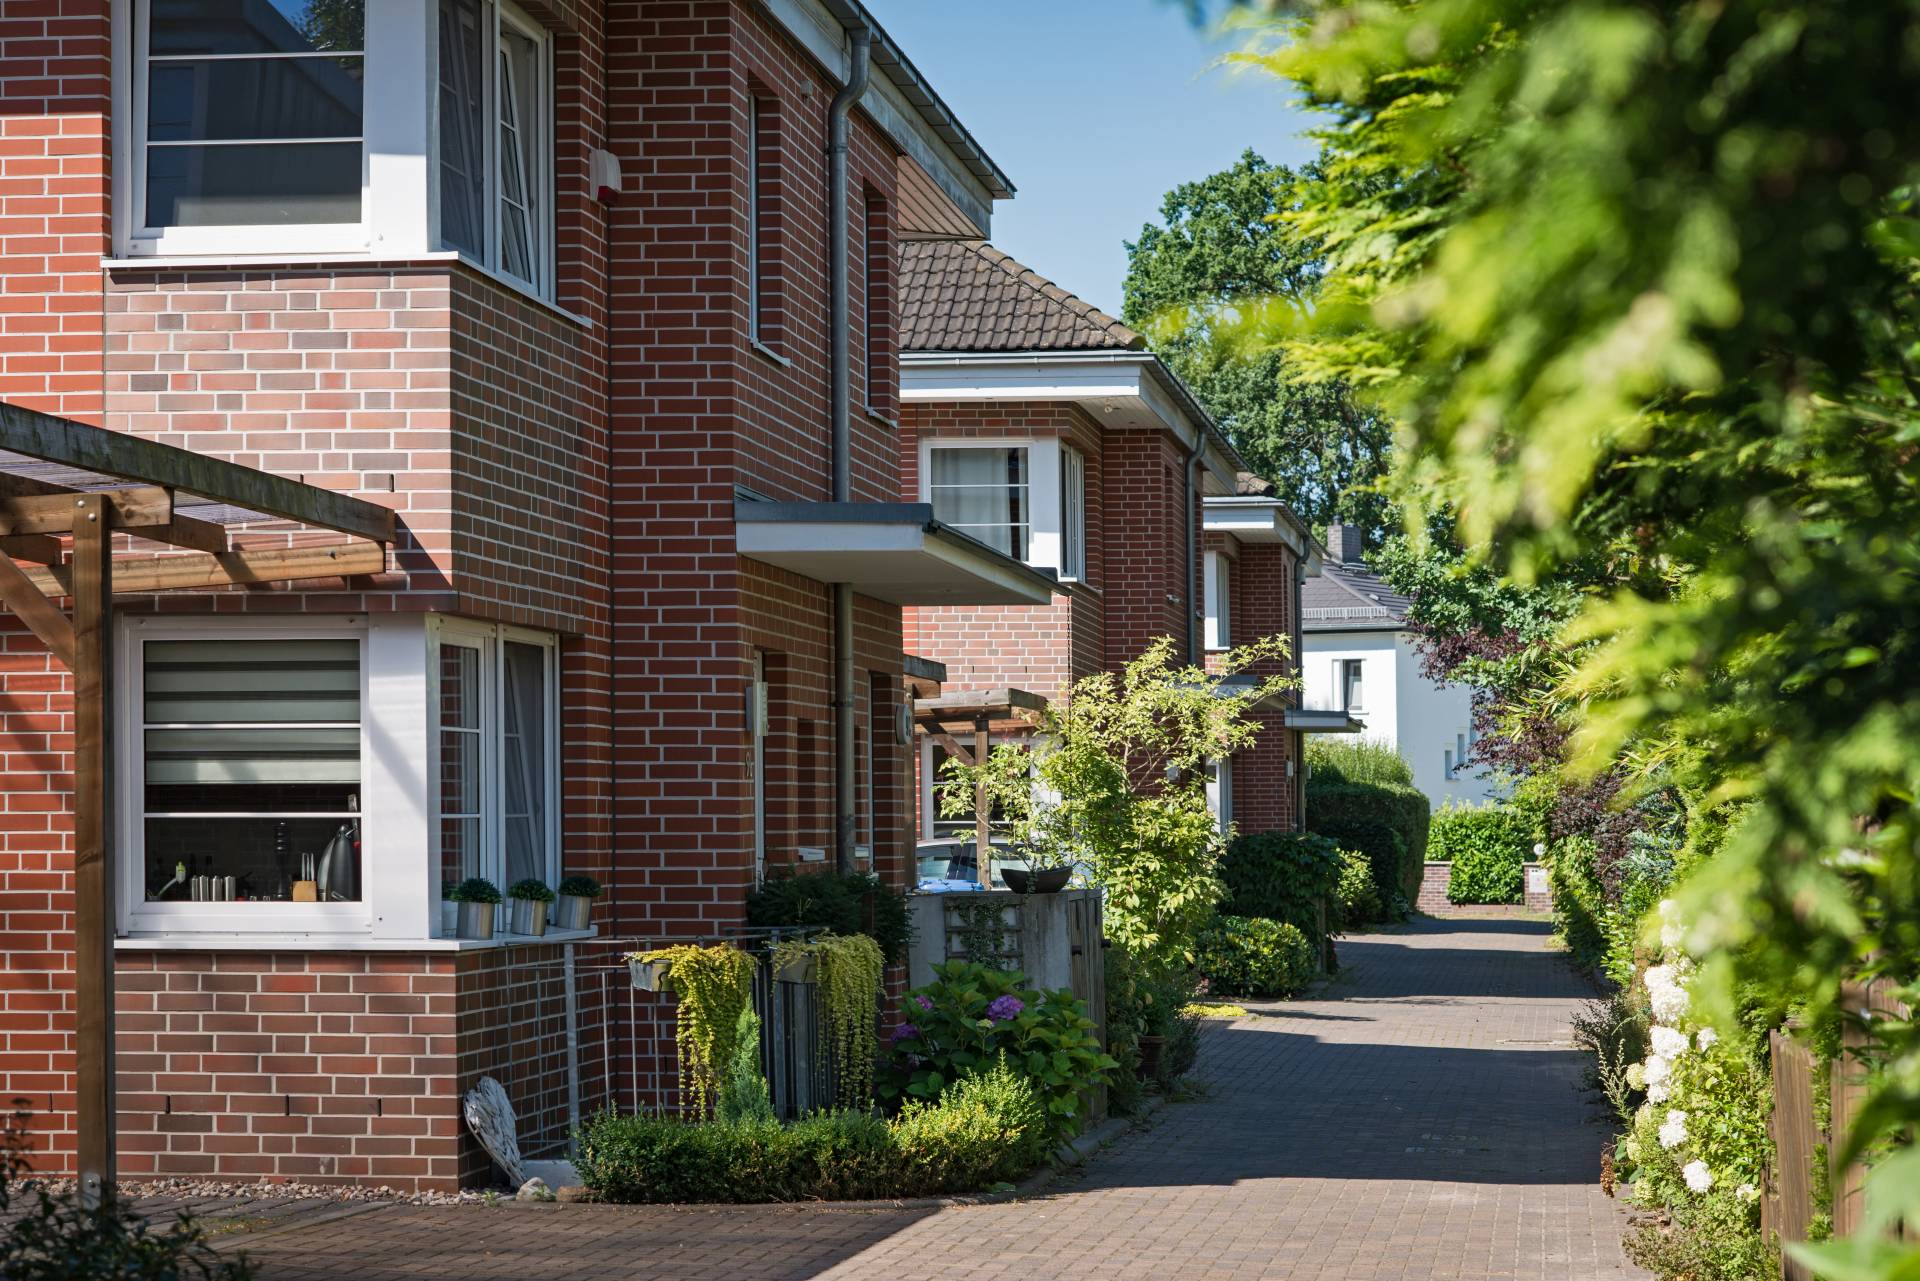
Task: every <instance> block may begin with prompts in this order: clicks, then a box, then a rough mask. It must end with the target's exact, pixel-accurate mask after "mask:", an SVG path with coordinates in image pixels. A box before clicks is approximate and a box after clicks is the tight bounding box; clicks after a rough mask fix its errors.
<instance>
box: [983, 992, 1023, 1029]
mask: <svg viewBox="0 0 1920 1281" xmlns="http://www.w3.org/2000/svg"><path fill="white" fill-rule="evenodd" d="M1026 1008H1027V1003H1026V1002H1025V1001H1023V1000H1021V999H1020V998H1019V997H1017V996H1014V995H1013V994H1012V993H1008V994H1007V995H1006V996H996V997H994V998H993V1003H992V1004H991V1005H989V1006H987V1017H988V1018H990V1019H992V1020H993V1021H994V1022H995V1023H1005V1022H1006V1021H1007V1020H1008V1019H1011V1018H1013V1017H1015V1016H1016V1015H1018V1014H1019V1013H1020V1011H1022V1010H1024V1009H1026Z"/></svg>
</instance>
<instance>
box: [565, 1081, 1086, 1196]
mask: <svg viewBox="0 0 1920 1281" xmlns="http://www.w3.org/2000/svg"><path fill="white" fill-rule="evenodd" d="M577 1137H578V1140H579V1144H578V1146H579V1159H578V1161H577V1162H576V1166H577V1168H578V1169H579V1171H580V1178H581V1180H582V1182H584V1183H585V1184H586V1186H587V1187H588V1188H589V1189H590V1190H591V1191H592V1192H593V1194H594V1195H595V1196H596V1197H598V1198H600V1199H601V1200H603V1201H620V1202H627V1203H635V1204H637V1203H675V1204H684V1203H689V1202H710V1201H721V1202H732V1203H736V1204H750V1203H753V1202H759V1201H867V1200H878V1199H886V1198H893V1197H903V1196H933V1195H937V1194H940V1193H945V1192H971V1191H979V1190H981V1189H983V1188H988V1187H991V1186H993V1185H994V1184H996V1183H1007V1182H1012V1181H1013V1180H1015V1179H1018V1178H1020V1177H1021V1176H1022V1175H1024V1174H1026V1173H1027V1172H1028V1171H1030V1170H1032V1169H1033V1168H1034V1167H1035V1166H1037V1165H1039V1164H1040V1162H1041V1161H1042V1160H1044V1159H1045V1158H1046V1154H1047V1147H1048V1143H1049V1139H1048V1136H1047V1115H1046V1107H1045V1105H1044V1104H1043V1103H1042V1102H1041V1101H1040V1097H1039V1095H1037V1094H1036V1093H1035V1092H1034V1089H1033V1086H1032V1085H1031V1084H1030V1083H1029V1082H1028V1081H1027V1079H1026V1077H1025V1076H1024V1075H1022V1074H1021V1073H1019V1072H1016V1071H1014V1070H1013V1069H1012V1068H1009V1067H1008V1066H1007V1064H1006V1062H1005V1061H1004V1060H1002V1061H1000V1062H999V1063H997V1064H995V1065H994V1066H993V1067H991V1068H988V1069H987V1070H986V1071H984V1072H980V1073H977V1074H974V1075H971V1076H967V1077H964V1078H962V1079H961V1080H959V1081H957V1082H955V1083H954V1084H953V1085H950V1086H948V1087H947V1089H946V1091H945V1092H944V1093H943V1094H941V1096H940V1099H939V1101H938V1102H937V1103H919V1102H912V1103H908V1104H907V1105H906V1106H905V1107H904V1108H903V1109H902V1110H901V1113H900V1115H899V1116H898V1117H897V1118H895V1119H894V1120H892V1121H888V1120H886V1119H884V1118H882V1117H879V1116H874V1115H871V1114H869V1113H864V1112H816V1113H814V1114H813V1115H811V1116H809V1117H806V1118H804V1119H802V1120H799V1121H795V1122H794V1123H793V1124H791V1125H781V1124H778V1123H777V1122H771V1121H754V1122H743V1123H740V1124H726V1123H724V1122H718V1121H686V1120H681V1119H679V1118H677V1117H667V1116H652V1115H647V1114H641V1115H637V1116H618V1115H615V1114H614V1113H611V1112H607V1113H602V1114H601V1115H599V1116H596V1117H594V1118H593V1119H592V1120H590V1121H588V1122H587V1123H586V1124H585V1125H583V1126H581V1127H580V1131H579V1134H578V1136H577Z"/></svg>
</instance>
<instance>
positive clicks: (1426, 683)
mask: <svg viewBox="0 0 1920 1281" xmlns="http://www.w3.org/2000/svg"><path fill="white" fill-rule="evenodd" d="M1301 649H1302V653H1303V656H1304V666H1305V672H1304V675H1305V681H1306V688H1305V691H1304V692H1305V704H1306V706H1308V707H1312V708H1337V707H1339V706H1340V684H1339V672H1340V664H1341V662H1342V661H1343V660H1346V659H1359V660H1360V661H1361V662H1363V663H1364V664H1365V667H1364V669H1363V675H1362V684H1363V687H1364V689H1365V696H1364V706H1363V707H1362V708H1361V709H1360V710H1359V711H1356V712H1355V713H1354V714H1353V715H1354V719H1355V720H1359V721H1362V722H1364V723H1365V724H1366V727H1367V728H1366V737H1367V738H1369V739H1372V740H1374V741H1376V742H1381V743H1386V744H1388V745H1390V746H1391V747H1393V748H1394V750H1396V751H1398V752H1399V753H1400V755H1401V757H1402V758H1403V759H1405V760H1406V762H1407V763H1408V764H1409V765H1411V766H1412V767H1413V782H1414V786H1416V787H1418V788H1419V789H1420V790H1421V791H1423V792H1425V793H1426V794H1427V799H1428V800H1430V801H1432V802H1433V806H1434V808H1435V809H1438V808H1440V806H1441V805H1443V804H1445V803H1446V802H1447V801H1449V800H1451V801H1453V802H1455V803H1456V804H1459V803H1468V802H1472V803H1479V802H1483V801H1486V800H1489V799H1491V798H1493V797H1495V796H1497V795H1498V794H1499V789H1498V788H1496V787H1495V786H1493V784H1492V782H1491V781H1490V780H1489V779H1488V778H1487V777H1486V771H1485V770H1484V769H1480V768H1472V769H1466V770H1457V771H1456V772H1455V777H1453V778H1451V779H1449V778H1447V777H1446V753H1447V752H1449V751H1456V752H1457V750H1458V747H1459V744H1460V743H1462V742H1465V741H1467V740H1468V739H1469V738H1470V736H1471V729H1470V727H1471V725H1472V718H1473V705H1472V692H1471V691H1470V690H1469V689H1468V688H1467V687H1466V686H1464V685H1452V686H1448V687H1447V688H1445V689H1442V688H1440V687H1439V686H1437V685H1435V684H1434V683H1433V682H1432V681H1430V680H1428V679H1427V678H1425V677H1424V676H1422V675H1421V674H1420V656H1419V655H1418V654H1417V653H1415V652H1414V645H1413V638H1412V637H1411V636H1408V635H1407V634H1405V633H1402V632H1388V631H1378V632H1360V631H1355V632H1309V633H1307V634H1306V636H1305V637H1304V638H1303V643H1302V646H1301Z"/></svg>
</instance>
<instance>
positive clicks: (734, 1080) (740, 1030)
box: [715, 1008, 775, 1125]
mask: <svg viewBox="0 0 1920 1281" xmlns="http://www.w3.org/2000/svg"><path fill="white" fill-rule="evenodd" d="M715 1112H716V1115H718V1116H719V1118H720V1119H721V1120H722V1121H725V1122H727V1123H729V1124H732V1125H742V1124H748V1123H751V1122H755V1121H759V1122H770V1121H773V1120H774V1119H775V1117H774V1115H773V1098H772V1096H771V1095H770V1094H769V1093H768V1090H767V1078H766V1077H764V1076H762V1075H761V1073H760V1016H759V1015H758V1014H755V1013H754V1012H753V1010H752V1009H751V1008H749V1009H744V1010H742V1011H740V1018H739V1021H738V1025H737V1026H736V1027H735V1029H734V1037H733V1059H732V1061H731V1062H729V1063H728V1064H727V1075H726V1078H725V1079H724V1080H723V1081H721V1083H720V1102H719V1105H718V1107H717V1108H716V1109H715Z"/></svg>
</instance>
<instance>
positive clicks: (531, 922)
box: [513, 898, 552, 938]
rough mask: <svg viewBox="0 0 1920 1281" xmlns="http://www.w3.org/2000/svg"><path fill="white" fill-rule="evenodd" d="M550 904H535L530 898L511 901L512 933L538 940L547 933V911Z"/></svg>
mask: <svg viewBox="0 0 1920 1281" xmlns="http://www.w3.org/2000/svg"><path fill="white" fill-rule="evenodd" d="M551 906H552V904H550V903H541V902H537V901H535V900H534V899H530V898H517V899H515V900H513V932H514V933H515V934H525V935H527V936H528V937H529V938H539V937H540V936H541V935H542V934H545V933H546V932H547V909H548V908H549V907H551Z"/></svg>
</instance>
